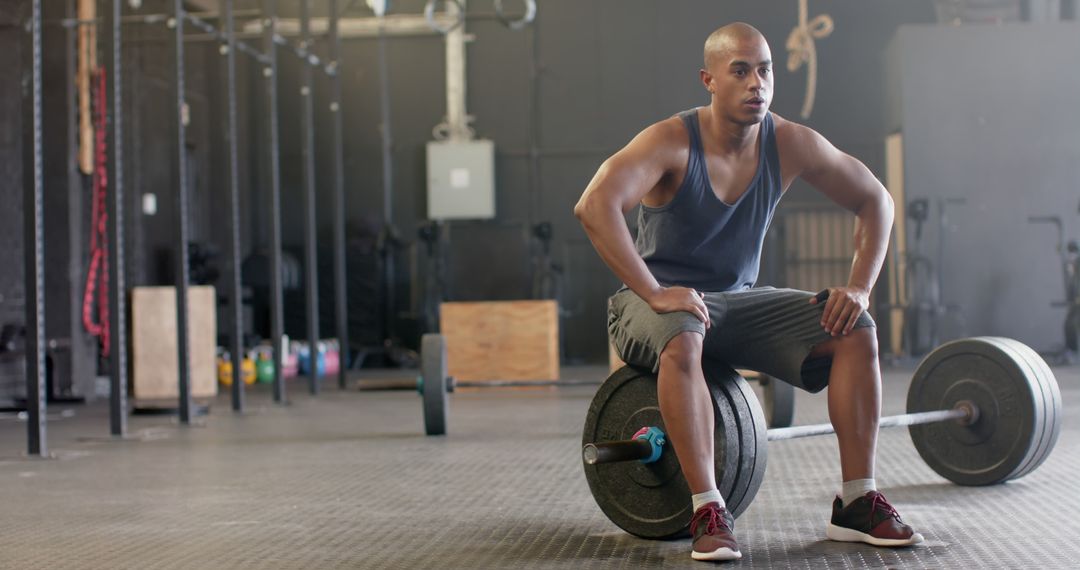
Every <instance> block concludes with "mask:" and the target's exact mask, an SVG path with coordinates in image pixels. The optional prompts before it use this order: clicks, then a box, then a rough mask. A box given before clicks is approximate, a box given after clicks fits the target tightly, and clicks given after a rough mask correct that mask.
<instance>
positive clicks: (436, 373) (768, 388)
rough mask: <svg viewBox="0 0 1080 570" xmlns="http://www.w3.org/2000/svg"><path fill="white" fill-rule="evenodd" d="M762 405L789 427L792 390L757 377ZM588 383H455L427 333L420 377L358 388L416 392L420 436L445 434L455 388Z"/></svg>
mask: <svg viewBox="0 0 1080 570" xmlns="http://www.w3.org/2000/svg"><path fill="white" fill-rule="evenodd" d="M758 381H759V383H760V384H761V386H762V390H763V394H764V398H763V399H764V404H765V412H764V413H765V421H766V423H767V424H768V425H770V426H774V427H784V426H790V425H791V420H792V418H793V417H794V414H795V389H794V388H792V387H791V385H790V384H787V383H786V382H781V381H780V380H777V379H775V378H772V377H770V376H768V375H765V374H761V375H759V376H758ZM597 384H599V382H595V381H591V380H497V381H485V382H469V381H460V380H455V379H454V378H453V377H452V376H449V375H448V374H447V366H446V338H445V337H443V336H442V335H441V334H438V333H429V334H425V335H424V336H423V337H421V340H420V376H419V377H418V378H416V379H409V378H398V379H387V380H367V381H364V382H362V383H361V384H360V385H359V389H361V390H416V391H417V392H419V393H420V395H421V396H422V397H423V402H424V404H423V407H424V432H425V433H426V434H427V435H444V434H446V420H447V410H448V408H449V406H450V399H449V396H448V393H449V392H453V391H454V389H455V388H457V387H462V388H495V387H534V386H595V385H597Z"/></svg>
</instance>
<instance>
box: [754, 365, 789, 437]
mask: <svg viewBox="0 0 1080 570" xmlns="http://www.w3.org/2000/svg"><path fill="white" fill-rule="evenodd" d="M758 382H759V383H760V384H761V391H762V393H763V394H764V396H765V397H764V402H762V407H763V408H764V409H765V424H766V425H768V426H769V427H771V428H782V427H790V426H791V422H792V421H793V420H794V419H795V387H794V386H792V385H791V384H788V383H787V382H784V381H783V380H779V379H777V378H773V377H772V376H769V375H767V374H762V375H761V378H760V379H759V380H758Z"/></svg>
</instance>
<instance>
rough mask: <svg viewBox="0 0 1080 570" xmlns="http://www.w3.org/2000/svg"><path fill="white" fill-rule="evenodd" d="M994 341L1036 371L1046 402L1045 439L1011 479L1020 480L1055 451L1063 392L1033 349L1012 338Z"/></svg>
mask: <svg viewBox="0 0 1080 570" xmlns="http://www.w3.org/2000/svg"><path fill="white" fill-rule="evenodd" d="M994 340H995V341H997V342H999V343H1001V344H1003V345H1006V346H1009V347H1011V348H1012V349H1013V350H1015V351H1016V352H1017V353H1018V354H1020V355H1021V356H1022V357H1023V358H1024V359H1025V360H1027V361H1028V363H1029V364H1030V365H1031V367H1032V368H1033V369H1034V370H1035V371H1036V374H1035V376H1034V379H1035V380H1036V381H1037V383H1038V387H1039V389H1040V390H1041V392H1042V394H1043V398H1044V400H1045V406H1044V408H1043V413H1044V415H1045V418H1046V422H1045V424H1046V425H1045V429H1044V431H1043V437H1042V440H1041V441H1040V443H1039V446H1038V447H1037V448H1036V450H1035V454H1034V456H1033V457H1032V459H1031V461H1030V462H1028V464H1027V465H1026V466H1025V467H1023V468H1022V469H1020V471H1018V472H1017V473H1016V474H1015V475H1013V476H1012V477H1011V478H1012V479H1019V478H1020V477H1023V476H1024V475H1027V474H1028V473H1031V472H1032V471H1034V470H1035V469H1036V468H1037V467H1038V466H1039V465H1042V462H1043V461H1046V458H1047V457H1049V456H1050V452H1051V451H1053V449H1054V446H1055V445H1056V444H1057V439H1058V436H1059V435H1061V390H1060V388H1059V387H1058V383H1057V378H1056V377H1055V376H1054V372H1053V371H1052V370H1050V365H1048V364H1047V363H1046V361H1045V360H1043V358H1042V357H1041V356H1039V354H1038V353H1037V352H1035V351H1034V350H1032V349H1031V347H1029V346H1027V345H1026V344H1024V343H1022V342H1020V341H1018V340H1013V339H1011V338H997V337H995V338H994Z"/></svg>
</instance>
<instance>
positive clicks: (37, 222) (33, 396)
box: [22, 0, 49, 457]
mask: <svg viewBox="0 0 1080 570" xmlns="http://www.w3.org/2000/svg"><path fill="white" fill-rule="evenodd" d="M29 23H30V26H29V27H30V29H29V40H30V41H29V42H28V43H29V45H27V46H26V47H27V48H29V49H24V50H23V70H24V75H23V77H24V78H28V79H29V82H24V83H23V85H24V90H23V101H24V102H23V109H24V112H23V124H22V131H23V132H22V134H23V140H22V144H23V148H22V152H23V187H24V191H25V192H24V194H23V196H24V198H23V236H24V242H23V243H24V247H23V251H24V252H25V258H24V259H25V263H24V265H23V272H24V277H25V284H26V285H25V286H26V412H27V414H28V418H27V422H26V436H27V448H26V452H27V454H29V455H37V456H39V457H48V456H49V449H48V442H47V441H46V434H45V241H44V239H45V234H44V221H45V220H44V209H43V207H42V200H43V198H44V191H45V188H44V180H43V172H42V157H41V136H42V134H41V0H32V2H31V3H30V22H29ZM27 74H28V75H29V77H27ZM27 99H29V101H27Z"/></svg>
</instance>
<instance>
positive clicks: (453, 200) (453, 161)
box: [427, 140, 495, 220]
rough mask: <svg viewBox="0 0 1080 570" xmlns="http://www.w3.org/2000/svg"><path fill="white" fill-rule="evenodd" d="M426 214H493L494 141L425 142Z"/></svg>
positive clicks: (444, 216)
mask: <svg viewBox="0 0 1080 570" xmlns="http://www.w3.org/2000/svg"><path fill="white" fill-rule="evenodd" d="M427 176H428V193H427V197H428V200H427V204H428V206H427V214H428V218H429V219H432V220H451V219H457V220H462V219H470V220H475V219H491V218H494V217H495V143H493V142H492V141H489V140H471V141H432V142H429V143H427Z"/></svg>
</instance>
